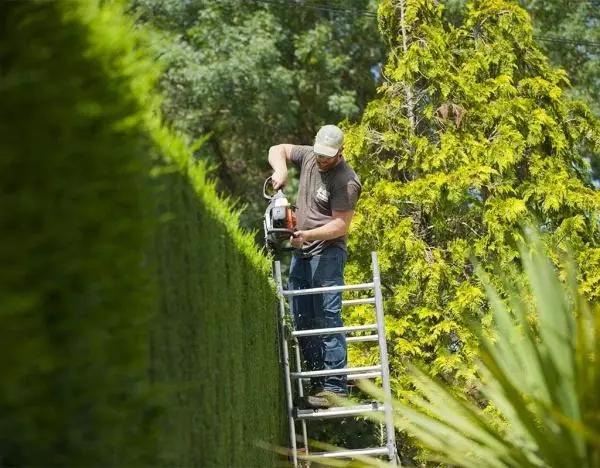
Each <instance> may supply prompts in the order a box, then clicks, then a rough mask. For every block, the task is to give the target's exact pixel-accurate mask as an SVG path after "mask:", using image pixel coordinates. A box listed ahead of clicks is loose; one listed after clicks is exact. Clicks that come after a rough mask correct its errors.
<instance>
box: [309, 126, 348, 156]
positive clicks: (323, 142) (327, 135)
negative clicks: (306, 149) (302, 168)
mask: <svg viewBox="0 0 600 468" xmlns="http://www.w3.org/2000/svg"><path fill="white" fill-rule="evenodd" d="M343 144H344V132H342V131H341V130H340V128H339V127H336V126H335V125H325V126H323V127H321V128H320V129H319V131H318V132H317V136H316V137H315V145H314V146H313V151H314V152H315V154H317V155H322V156H328V157H330V158H333V157H334V156H335V155H336V154H338V151H339V150H341V149H342V145H343Z"/></svg>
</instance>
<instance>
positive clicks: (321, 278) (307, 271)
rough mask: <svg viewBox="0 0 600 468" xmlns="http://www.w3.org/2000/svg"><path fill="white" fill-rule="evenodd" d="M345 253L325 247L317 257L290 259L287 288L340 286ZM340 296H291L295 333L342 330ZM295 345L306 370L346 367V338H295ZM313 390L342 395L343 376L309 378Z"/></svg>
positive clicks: (342, 277) (334, 294)
mask: <svg viewBox="0 0 600 468" xmlns="http://www.w3.org/2000/svg"><path fill="white" fill-rule="evenodd" d="M345 264H346V252H345V251H344V249H342V248H340V247H337V246H330V247H327V248H326V249H325V250H324V251H323V252H322V253H321V254H320V255H315V256H313V257H308V258H302V257H296V256H294V257H292V263H291V266H290V281H289V283H290V285H289V286H290V289H307V288H318V287H322V286H341V285H343V284H344V265H345ZM341 312H342V293H339V292H338V293H326V294H317V295H310V296H295V297H294V298H293V300H292V313H293V317H294V326H295V328H296V330H307V329H312V328H331V327H342V326H343V322H342V317H341ZM298 342H299V344H300V349H301V351H302V356H303V358H304V360H305V368H306V370H324V369H343V368H345V367H346V364H347V356H346V335H345V334H342V333H335V334H330V335H320V336H305V337H299V338H298ZM311 385H312V386H313V388H324V389H325V390H329V391H332V392H337V393H346V392H347V384H346V376H345V375H334V376H331V377H325V378H323V377H317V378H313V379H311Z"/></svg>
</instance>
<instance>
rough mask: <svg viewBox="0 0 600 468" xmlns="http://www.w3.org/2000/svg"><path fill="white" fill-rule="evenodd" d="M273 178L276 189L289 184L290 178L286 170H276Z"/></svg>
mask: <svg viewBox="0 0 600 468" xmlns="http://www.w3.org/2000/svg"><path fill="white" fill-rule="evenodd" d="M271 179H273V188H274V189H275V190H277V189H280V188H282V187H284V186H285V184H287V179H288V174H287V171H285V172H283V171H275V172H274V173H273V175H272V176H271Z"/></svg>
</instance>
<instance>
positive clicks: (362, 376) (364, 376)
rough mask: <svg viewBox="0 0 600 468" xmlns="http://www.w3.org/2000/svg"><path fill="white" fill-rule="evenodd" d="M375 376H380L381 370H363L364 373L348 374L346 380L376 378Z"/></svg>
mask: <svg viewBox="0 0 600 468" xmlns="http://www.w3.org/2000/svg"><path fill="white" fill-rule="evenodd" d="M377 377H381V371H379V372H365V373H364V374H354V375H349V376H348V380H361V379H376V378H377Z"/></svg>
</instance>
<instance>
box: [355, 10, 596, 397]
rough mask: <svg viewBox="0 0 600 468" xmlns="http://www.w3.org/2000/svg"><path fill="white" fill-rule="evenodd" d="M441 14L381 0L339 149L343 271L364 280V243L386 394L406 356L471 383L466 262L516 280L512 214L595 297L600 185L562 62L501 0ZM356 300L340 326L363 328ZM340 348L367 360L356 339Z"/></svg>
mask: <svg viewBox="0 0 600 468" xmlns="http://www.w3.org/2000/svg"><path fill="white" fill-rule="evenodd" d="M443 8H444V7H443V5H441V4H440V3H439V2H437V1H434V0H383V1H382V2H381V4H380V7H379V25H380V29H381V32H382V34H383V36H384V39H385V40H386V42H387V44H388V47H389V60H388V63H387V65H386V66H385V68H384V75H385V82H384V84H383V85H382V86H381V87H380V89H379V91H378V98H377V99H376V100H374V101H372V102H371V103H370V104H369V105H368V106H367V109H366V111H365V114H364V116H363V119H362V121H361V123H360V124H358V125H354V126H349V128H348V133H347V140H346V145H345V152H346V157H347V158H348V159H349V160H350V162H351V164H352V165H353V167H354V168H355V169H356V170H357V172H358V174H359V176H360V177H361V179H362V183H363V194H362V197H361V202H360V205H359V208H358V211H357V213H356V215H355V220H354V221H353V232H352V234H351V236H350V249H351V254H352V255H351V259H352V262H351V263H350V265H349V267H348V270H347V272H348V278H347V280H348V281H352V282H354V281H364V280H366V278H368V277H369V275H370V272H369V261H370V259H369V252H370V251H371V250H373V249H377V250H378V251H379V255H380V263H381V270H382V282H383V284H384V286H385V288H386V289H387V299H386V303H385V307H386V315H387V317H386V327H387V334H388V337H387V338H388V347H389V352H390V361H391V367H392V376H393V379H394V381H393V384H394V389H395V392H396V394H397V396H400V397H403V396H407V395H408V394H409V393H410V392H411V391H412V390H411V389H412V388H413V387H412V385H411V381H410V377H409V376H408V375H407V374H406V372H405V366H406V364H407V363H409V362H410V363H412V364H420V365H422V366H423V367H424V368H425V369H426V370H427V371H428V372H429V373H430V374H431V375H433V376H435V377H438V378H440V379H442V380H444V381H446V382H447V383H450V384H451V385H452V386H453V388H455V389H456V390H457V391H459V392H464V391H468V390H469V389H473V385H474V382H475V381H476V380H475V377H476V376H475V371H474V366H473V361H474V359H475V358H476V351H475V350H476V342H475V338H474V337H473V335H472V334H469V332H468V330H467V328H466V326H465V324H466V323H467V322H472V321H476V322H479V323H482V324H483V325H484V326H485V324H486V323H489V321H490V320H491V318H490V315H489V314H488V313H487V305H486V302H485V296H484V293H483V288H482V286H481V285H480V284H479V283H478V280H477V279H476V277H475V275H474V273H473V267H472V265H473V263H472V259H473V258H474V259H475V260H476V262H477V263H479V264H480V265H481V266H482V267H483V268H484V269H487V270H491V269H492V268H491V267H490V266H489V265H492V264H497V265H499V266H500V268H501V269H502V272H503V274H504V275H510V276H512V277H513V278H516V279H517V280H518V278H520V277H521V275H522V273H521V272H520V271H519V266H518V262H517V261H516V260H517V259H518V258H519V250H518V248H517V242H518V241H519V240H520V239H522V235H521V233H522V230H521V229H520V226H521V225H522V223H527V222H529V223H532V224H533V225H535V226H536V227H539V228H540V229H541V231H542V233H543V242H544V244H545V245H546V246H547V248H548V249H549V251H550V252H551V255H552V258H553V260H554V261H555V262H556V266H557V268H560V264H561V259H562V255H563V254H564V253H566V252H567V251H569V250H572V251H573V252H574V253H575V258H576V260H577V261H578V263H579V265H578V267H579V269H580V278H579V281H580V284H581V292H582V293H583V295H584V296H585V297H586V298H587V299H588V300H592V301H593V300H597V299H598V298H600V288H599V287H598V286H599V285H600V248H599V244H598V243H599V241H600V233H599V231H598V209H599V208H600V195H599V193H598V192H597V191H595V190H594V188H593V186H592V184H591V181H590V180H589V167H587V163H586V161H585V159H584V158H583V157H582V156H581V154H582V153H581V151H583V150H585V151H593V150H596V151H597V150H598V145H599V138H600V128H599V126H598V123H597V122H596V120H595V118H594V116H593V115H592V113H591V112H590V111H589V109H588V108H587V107H586V106H585V104H583V103H581V102H577V101H571V100H569V99H567V98H566V97H565V94H564V90H565V89H566V88H568V86H569V83H568V79H567V77H566V74H565V72H564V71H562V70H560V69H555V68H552V67H551V66H550V65H549V63H548V60H547V58H546V57H545V56H544V55H543V54H542V53H541V52H540V50H539V49H538V47H537V46H536V44H535V42H534V40H533V38H532V27H531V24H530V20H529V17H528V15H527V13H526V12H525V11H524V10H523V9H522V8H520V7H519V5H518V4H517V2H514V1H504V0H479V1H471V2H469V3H468V5H467V7H466V13H465V16H464V18H463V23H462V24H459V25H450V24H446V23H444V21H443V15H442V9H443ZM492 273H493V272H492ZM498 286H501V285H498ZM366 307H367V306H365V308H355V309H352V310H351V312H349V314H351V315H350V316H349V317H348V319H349V322H353V323H365V322H368V321H369V320H370V318H369V317H370V316H369V315H368V311H367V309H366ZM350 358H351V360H352V362H353V365H355V364H356V365H360V364H363V363H366V362H368V361H369V360H370V359H372V355H371V354H370V352H369V351H368V350H367V348H366V347H364V348H359V349H355V350H354V351H351V355H350ZM472 393H475V392H472Z"/></svg>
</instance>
